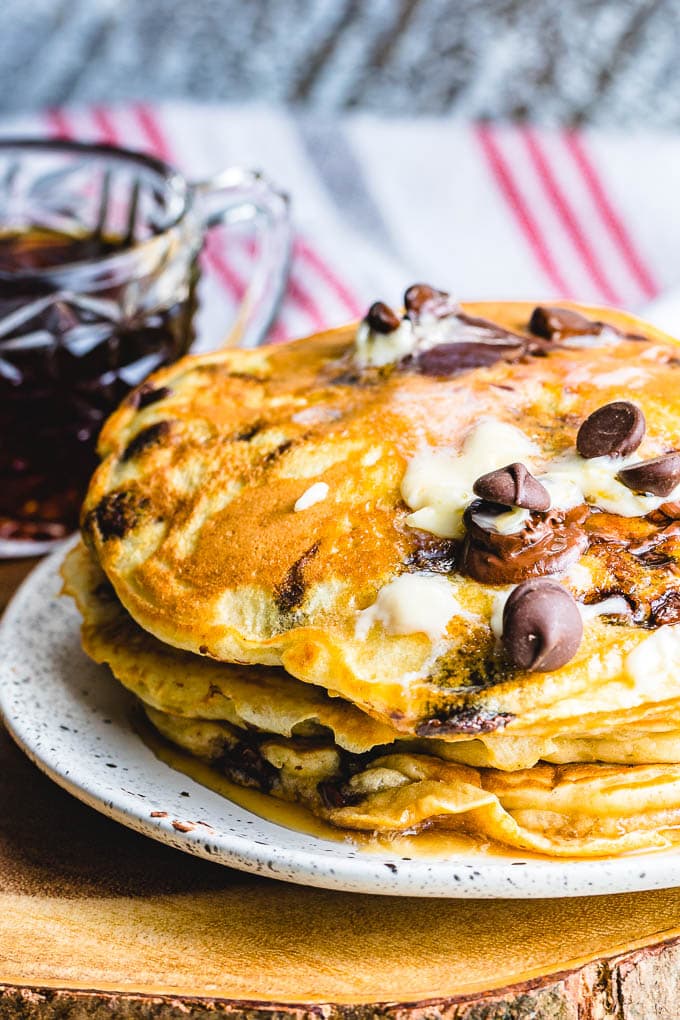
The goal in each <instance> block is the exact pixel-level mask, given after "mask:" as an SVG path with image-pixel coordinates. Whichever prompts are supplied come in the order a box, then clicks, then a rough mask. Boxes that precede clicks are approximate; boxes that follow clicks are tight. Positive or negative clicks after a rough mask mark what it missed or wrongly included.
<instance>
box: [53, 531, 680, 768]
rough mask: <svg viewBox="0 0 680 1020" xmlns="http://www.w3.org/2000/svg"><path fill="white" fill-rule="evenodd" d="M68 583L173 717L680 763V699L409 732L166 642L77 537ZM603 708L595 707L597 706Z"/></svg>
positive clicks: (102, 645)
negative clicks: (472, 730)
mask: <svg viewBox="0 0 680 1020" xmlns="http://www.w3.org/2000/svg"><path fill="white" fill-rule="evenodd" d="M62 574H63V578H64V590H65V592H66V593H67V594H69V595H71V596H72V597H73V598H74V599H75V601H76V604H77V606H78V609H79V610H80V613H81V615H82V618H83V624H82V628H81V636H82V644H83V648H84V649H85V651H86V652H87V654H88V655H89V656H90V658H92V659H93V660H94V661H95V662H99V663H106V664H107V665H108V666H109V667H110V669H111V671H112V672H113V674H114V676H115V677H116V678H117V679H118V680H119V681H120V682H121V683H122V684H123V685H124V686H125V687H126V688H128V690H130V691H132V693H133V694H135V695H136V696H137V697H138V698H139V699H140V700H141V701H142V702H143V703H144V704H145V705H146V706H148V707H150V708H151V709H155V710H157V711H159V712H161V713H162V714H163V715H168V716H170V717H175V718H176V717H180V716H181V717H184V718H185V719H187V720H189V719H193V720H200V722H201V724H202V723H203V722H209V721H219V722H226V723H229V724H230V725H231V726H233V727H236V728H237V729H240V730H243V729H248V730H250V731H254V730H256V731H259V732H262V733H266V734H268V735H278V736H284V737H315V738H319V737H328V736H331V737H332V739H333V742H334V743H335V745H337V747H338V749H340V750H341V751H349V752H351V753H353V754H364V753H365V752H367V751H371V750H373V749H374V748H384V749H387V748H391V749H393V750H394V749H395V745H396V743H397V742H400V743H399V748H397V749H400V748H406V747H408V749H409V750H410V751H412V752H416V753H424V754H432V755H435V756H437V757H439V758H443V759H444V760H447V761H451V762H457V763H460V764H466V765H473V766H482V767H488V766H492V767H494V768H498V769H502V770H504V771H512V770H517V769H526V768H529V767H531V766H532V765H535V764H536V763H537V762H538V761H539V760H541V759H542V760H544V761H548V762H552V763H555V764H564V763H570V762H571V763H573V762H598V761H599V762H614V763H622V764H635V765H644V764H653V763H678V762H680V727H678V726H677V722H676V719H677V717H678V711H679V708H680V706H679V705H678V703H677V702H675V703H673V702H671V703H669V702H668V701H664V700H660V701H658V702H654V701H652V700H650V701H649V702H648V703H645V704H644V705H643V707H641V708H640V709H638V710H635V711H632V710H631V709H630V708H626V707H618V706H619V705H623V704H625V702H626V700H628V701H630V699H631V694H633V693H634V692H632V691H631V690H630V689H626V688H624V689H622V687H621V685H619V686H618V687H615V686H614V685H612V686H610V687H608V688H605V689H604V690H603V691H598V690H595V691H593V692H584V693H583V694H582V695H581V696H580V697H579V698H577V699H575V703H574V704H573V705H560V704H559V703H556V704H554V705H551V706H549V707H548V709H547V710H546V711H545V712H543V713H541V712H534V713H533V714H531V715H530V716H528V717H527V718H526V719H523V718H522V717H520V718H518V719H515V720H513V721H512V722H510V723H509V724H508V725H507V726H506V727H505V728H503V729H500V730H498V731H496V732H489V733H482V734H480V735H479V736H478V737H477V738H476V739H469V738H466V737H465V736H463V735H460V734H459V735H457V736H456V735H452V734H449V735H448V739H446V740H444V739H437V738H436V737H425V738H420V739H411V740H408V741H405V740H404V735H403V734H401V733H399V731H398V730H396V729H394V727H392V726H389V725H387V724H385V723H381V722H379V721H378V720H376V719H374V718H372V717H371V716H369V715H367V714H366V713H364V712H362V711H361V710H360V709H358V708H356V707H355V706H354V705H352V704H350V703H349V702H347V701H345V700H344V699H342V698H337V697H335V698H331V697H329V696H328V694H327V693H326V692H325V691H323V690H322V689H321V688H319V687H317V686H315V685H311V684H305V683H301V682H300V681H298V680H295V679H293V678H292V677H290V676H288V675H287V674H286V673H285V672H284V671H283V670H281V669H280V668H277V667H267V666H240V665H235V664H232V663H220V662H215V661H214V660H212V659H207V658H205V657H201V656H197V655H194V654H193V653H191V652H186V651H182V650H179V649H176V648H173V647H172V646H170V645H166V644H163V642H161V641H159V640H158V639H157V638H155V637H153V635H151V634H149V633H148V632H147V631H145V630H143V629H142V628H141V627H140V626H139V625H138V624H137V623H135V621H134V620H133V619H132V617H131V616H130V615H129V613H127V612H126V611H125V609H123V607H122V605H121V603H120V602H119V600H118V599H117V597H116V595H115V592H114V591H113V589H112V587H111V585H110V584H109V583H108V582H107V580H106V576H105V575H104V573H103V572H102V570H101V568H100V567H99V566H98V565H97V564H96V563H95V562H94V561H93V560H92V557H91V556H90V555H89V553H88V552H87V550H86V549H85V548H84V546H83V545H82V544H79V545H78V546H76V547H75V548H74V549H72V550H71V552H70V553H69V554H68V555H67V557H66V559H65V561H64V564H63V567H62ZM596 708H597V709H599V711H594V710H593V709H596Z"/></svg>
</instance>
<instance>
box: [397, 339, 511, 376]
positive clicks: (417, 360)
mask: <svg viewBox="0 0 680 1020" xmlns="http://www.w3.org/2000/svg"><path fill="white" fill-rule="evenodd" d="M524 353H525V347H524V345H523V344H521V343H519V341H513V342H512V343H507V344H502V343H485V342H484V341H474V340H472V341H470V340H464V341H461V342H460V343H448V344H439V345H438V346H437V347H431V348H430V350H429V351H423V352H422V354H417V355H416V356H415V357H409V358H406V359H404V362H403V363H402V364H404V366H405V367H406V368H415V370H416V371H417V372H420V373H421V374H422V375H434V376H442V377H443V378H451V376H454V375H460V373H461V372H470V371H471V370H472V369H473V368H488V367H489V365H495V364H496V362H497V361H518V360H519V358H520V357H521V356H522V355H523V354H524Z"/></svg>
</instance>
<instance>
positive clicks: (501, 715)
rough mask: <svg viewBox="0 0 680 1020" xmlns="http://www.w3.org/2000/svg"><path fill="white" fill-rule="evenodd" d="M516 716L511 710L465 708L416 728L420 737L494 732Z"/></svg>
mask: <svg viewBox="0 0 680 1020" xmlns="http://www.w3.org/2000/svg"><path fill="white" fill-rule="evenodd" d="M513 718H514V716H513V715H511V714H510V713H509V712H490V711H487V710H486V709H478V708H464V709H461V710H460V711H458V712H454V713H452V714H451V715H448V716H445V717H443V718H441V719H428V720H427V721H426V722H423V723H420V725H419V726H418V727H417V728H416V733H417V734H418V736H419V737H438V736H444V735H445V734H447V733H466V734H470V735H471V736H474V735H475V734H477V733H492V732H493V731H494V730H501V729H503V727H504V726H507V725H508V723H509V722H510V720H511V719H513Z"/></svg>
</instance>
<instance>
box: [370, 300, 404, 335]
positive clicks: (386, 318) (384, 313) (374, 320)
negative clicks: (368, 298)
mask: <svg viewBox="0 0 680 1020" xmlns="http://www.w3.org/2000/svg"><path fill="white" fill-rule="evenodd" d="M366 322H367V323H368V326H369V328H370V329H372V330H373V332H374V333H394V331H395V329H399V324H400V322H401V319H400V318H399V316H398V315H397V313H396V312H393V311H392V309H391V308H390V306H389V305H386V304H385V303H384V301H376V302H375V303H374V304H372V305H371V307H370V308H369V309H368V312H367V314H366Z"/></svg>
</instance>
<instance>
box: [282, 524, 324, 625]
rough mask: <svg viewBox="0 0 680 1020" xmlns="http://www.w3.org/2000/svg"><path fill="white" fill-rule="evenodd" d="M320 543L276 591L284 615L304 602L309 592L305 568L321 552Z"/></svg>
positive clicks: (301, 559)
mask: <svg viewBox="0 0 680 1020" xmlns="http://www.w3.org/2000/svg"><path fill="white" fill-rule="evenodd" d="M320 545H321V542H320V541H317V542H315V543H314V545H312V546H310V547H309V549H308V550H307V551H306V552H304V553H303V554H302V556H300V557H299V559H297V560H296V561H295V563H293V565H292V567H290V568H289V569H288V570H287V571H286V575H285V577H284V578H283V581H282V582H281V584H280V585H279V586H278V587H277V589H276V604H277V605H278V607H279V609H280V610H281V611H282V612H283V613H290V612H292V611H293V610H294V609H297V608H298V606H300V605H301V604H302V602H303V601H304V597H305V594H306V592H307V583H306V581H305V567H306V566H307V564H308V563H310V562H311V561H312V560H313V559H314V557H315V556H316V554H317V552H318V551H319V546H320Z"/></svg>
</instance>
